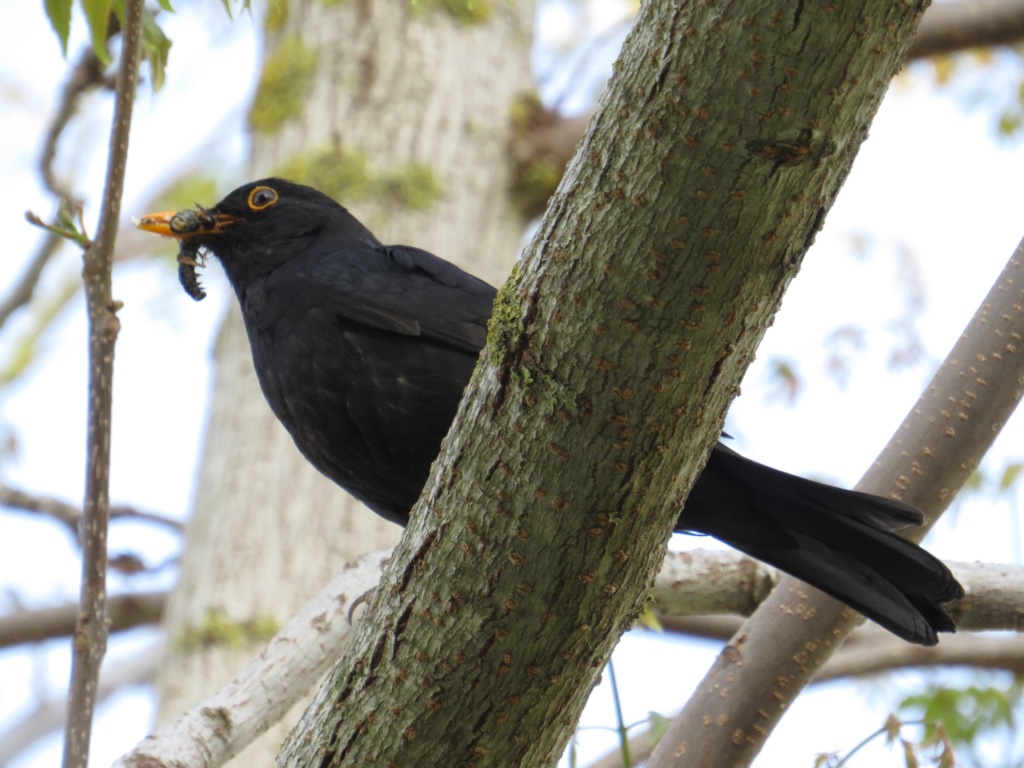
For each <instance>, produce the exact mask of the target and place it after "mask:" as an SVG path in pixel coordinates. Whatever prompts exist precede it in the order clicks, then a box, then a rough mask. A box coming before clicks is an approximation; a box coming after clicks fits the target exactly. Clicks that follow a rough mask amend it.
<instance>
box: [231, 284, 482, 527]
mask: <svg viewBox="0 0 1024 768" xmlns="http://www.w3.org/2000/svg"><path fill="white" fill-rule="evenodd" d="M356 277H357V279H356V280H355V285H354V286H353V285H352V284H351V283H348V282H345V281H337V280H335V281H332V282H324V281H322V280H319V281H318V280H316V279H315V278H313V277H312V276H311V275H310V274H309V272H308V271H304V270H302V269H294V270H285V271H282V273H281V274H278V275H277V276H276V277H275V278H274V279H269V280H266V281H263V282H262V284H254V285H251V286H248V290H247V291H246V295H245V297H244V299H243V301H242V307H243V316H244V317H245V322H246V329H247V331H248V335H249V342H250V347H251V349H252V356H253V364H254V366H255V369H256V373H257V377H258V378H259V382H260V386H261V387H262V389H263V393H264V395H265V397H266V398H267V401H268V402H269V404H270V406H271V408H272V409H273V411H274V413H275V415H276V416H277V417H278V419H279V420H280V421H281V422H282V423H283V424H284V426H285V427H286V429H287V430H288V432H289V433H290V434H291V436H292V438H293V440H294V441H295V444H296V446H297V447H298V448H299V450H300V451H301V452H302V454H303V455H304V456H305V457H306V458H307V459H308V460H309V461H310V462H311V463H312V464H313V465H314V466H315V467H316V468H317V469H319V470H320V471H321V472H323V473H324V474H325V475H327V476H328V477H329V478H331V479H332V480H334V481H335V482H336V483H338V484H339V485H342V486H343V487H345V488H346V489H348V490H349V491H350V492H351V493H352V494H353V495H354V496H356V497H357V498H358V499H360V500H361V501H363V502H364V503H366V504H367V505H368V506H370V507H371V508H372V509H373V510H374V511H376V512H378V513H379V514H381V515H383V516H384V517H386V518H388V519H390V520H393V521H395V522H398V523H401V524H405V522H407V520H408V514H409V511H410V509H411V508H412V506H413V505H414V504H415V502H416V499H417V498H418V497H419V494H420V491H421V490H422V488H423V485H424V484H425V482H426V479H427V476H428V474H429V469H430V464H431V462H433V460H434V459H435V458H436V457H437V454H438V452H439V449H440V445H441V441H442V439H443V438H444V436H445V434H447V432H448V428H449V426H450V425H451V423H452V420H453V419H454V417H455V412H456V409H457V407H458V403H459V400H460V399H461V395H462V391H463V389H464V388H465V385H466V383H467V382H468V381H469V378H470V376H471V374H472V372H473V367H474V365H475V364H476V358H477V354H478V351H477V349H475V346H476V345H475V344H468V345H466V346H468V347H469V348H468V349H466V348H462V347H460V346H456V345H452V344H450V343H446V342H444V341H439V340H436V339H431V338H429V337H425V336H424V335H423V334H422V333H419V332H418V330H416V328H417V326H418V319H417V318H416V317H415V316H414V315H411V314H410V315H403V314H401V313H400V312H399V311H398V310H397V309H396V307H401V306H402V302H401V296H402V285H401V283H402V280H403V279H404V275H403V273H401V272H398V273H396V274H395V275H394V277H393V280H392V285H391V286H390V287H391V290H390V291H389V292H388V293H389V294H390V298H389V299H388V301H387V302H376V301H375V300H374V299H373V297H374V296H384V295H385V294H384V293H382V292H381V291H380V290H379V286H372V287H371V288H370V290H368V291H367V290H365V289H364V288H362V287H361V286H362V284H365V283H366V282H367V281H366V278H365V275H357V276H356ZM374 282H376V281H374ZM408 288H409V289H410V291H411V293H410V294H409V298H410V300H412V299H416V300H417V301H418V302H419V303H424V304H425V305H426V306H432V307H433V309H434V313H435V315H443V314H444V310H443V306H444V305H443V304H439V303H431V302H423V294H424V292H426V293H429V292H430V290H431V289H430V286H429V284H428V285H425V286H424V285H418V286H417V287H416V290H413V286H411V285H410V286H408ZM438 290H441V289H438ZM417 296H418V298H417ZM240 298H241V297H240ZM396 298H397V299H398V300H397V301H395V299H396ZM353 317H355V318H359V319H353ZM378 318H379V321H378ZM389 318H390V319H389ZM442 319H443V318H442ZM430 321H431V322H436V321H437V318H433V319H432V320H430ZM424 322H425V323H426V322H427V320H424ZM374 323H376V325H374ZM380 326H383V327H380ZM479 338H480V340H481V341H480V343H482V338H483V335H482V330H481V331H480V333H479Z"/></svg>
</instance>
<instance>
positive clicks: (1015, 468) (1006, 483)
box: [999, 462, 1024, 491]
mask: <svg viewBox="0 0 1024 768" xmlns="http://www.w3.org/2000/svg"><path fill="white" fill-rule="evenodd" d="M1021 469H1024V465H1021V464H1020V463H1018V462H1014V463H1011V464H1007V465H1006V468H1005V469H1003V476H1002V477H1001V478H1000V479H999V490H1000V491H1005V490H1008V489H1010V488H1012V487H1013V484H1014V483H1016V482H1017V476H1018V475H1020V471H1021Z"/></svg>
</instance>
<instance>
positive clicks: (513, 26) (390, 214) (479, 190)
mask: <svg viewBox="0 0 1024 768" xmlns="http://www.w3.org/2000/svg"><path fill="white" fill-rule="evenodd" d="M272 6H273V7H272V8H271V9H270V11H269V14H268V17H267V18H266V20H265V31H266V45H265V51H266V57H265V61H264V72H263V75H262V78H261V83H260V86H259V88H258V90H257V95H256V98H255V102H254V105H253V109H252V117H251V123H252V129H253V130H252V134H253V135H252V140H253V152H252V161H251V164H250V168H251V174H250V177H251V178H254V179H255V178H259V177H262V176H268V175H282V176H288V177H290V178H293V179H295V180H297V181H304V182H306V183H311V184H313V185H314V186H317V187H320V188H321V189H324V190H325V191H328V192H330V193H332V194H333V195H334V196H336V197H337V198H338V199H339V200H340V201H341V202H342V203H343V204H345V205H346V206H347V207H349V208H350V209H351V210H352V211H353V213H355V214H356V216H358V217H359V218H360V219H362V220H363V221H364V222H367V223H368V224H369V225H370V226H371V228H372V229H374V230H375V231H376V234H377V235H378V236H379V237H380V238H381V239H382V240H384V241H385V242H395V243H398V242H404V243H410V244H415V245H418V246H420V247H424V248H427V249H430V250H433V251H434V252H436V253H438V254H441V255H444V256H445V257H446V258H448V259H451V260H453V261H457V262H459V263H461V264H463V265H465V266H467V267H468V268H470V269H471V270H472V271H474V272H475V273H477V274H479V275H481V276H483V277H485V278H488V279H490V280H491V281H492V282H500V281H501V279H502V277H503V276H504V275H505V274H506V273H507V271H508V269H509V267H510V265H511V263H512V261H513V260H514V258H515V256H516V253H517V250H518V245H519V241H520V238H521V236H522V231H523V227H524V223H525V222H524V220H523V217H522V216H520V215H519V214H518V213H517V211H516V210H515V208H514V207H513V206H512V204H511V202H510V200H509V196H508V189H509V186H510V175H511V169H510V168H509V162H508V157H509V152H508V148H509V146H510V145H511V143H512V141H513V138H514V137H513V135H512V132H513V130H514V124H513V119H512V117H513V114H514V112H515V110H516V105H517V104H518V103H519V100H520V99H521V98H522V97H523V96H524V95H526V94H528V93H530V91H531V89H532V87H533V86H532V80H531V74H530V66H529V51H530V45H531V31H532V24H533V4H532V3H530V2H523V1H522V0H520V2H516V3H504V2H497V3H494V4H493V7H491V6H490V4H487V3H477V4H476V5H475V6H471V8H475V9H476V11H475V13H476V14H477V15H473V12H472V11H471V10H463V11H462V12H461V13H459V12H457V11H456V12H449V11H445V10H441V9H440V7H439V6H437V7H435V6H433V5H428V4H421V5H420V6H418V7H413V4H411V3H409V2H408V0H376V2H372V3H371V2H351V3H337V4H335V3H323V2H318V1H317V0H304V1H302V2H291V3H287V4H284V3H281V4H276V5H275V4H272ZM227 191H228V190H224V192H227ZM215 356H216V360H217V373H216V378H215V383H214V396H213V408H212V413H211V417H210V423H209V427H208V430H207V436H206V444H205V447H204V455H203V461H202V465H201V466H202V470H201V476H200V480H199V484H198V490H197V497H196V501H195V507H194V510H193V516H192V520H191V523H190V526H189V531H188V546H187V548H186V552H185V556H184V559H183V562H182V567H181V577H180V582H179V585H178V587H177V589H176V592H175V594H174V597H173V599H172V601H171V604H170V606H169V608H168V615H167V619H166V627H167V631H168V636H169V644H168V653H167V657H166V659H165V660H164V663H163V667H162V671H161V674H160V682H159V693H160V719H166V718H168V717H172V716H173V715H175V714H176V713H178V712H180V711H181V710H182V709H183V708H184V707H186V706H188V705H189V704H192V703H195V702H196V701H197V700H199V699H200V698H201V697H202V696H204V695H206V694H208V693H209V692H211V691H212V690H213V689H215V688H216V687H217V686H218V685H220V684H221V683H223V682H225V681H226V680H228V679H230V677H231V676H232V675H233V673H234V671H235V669H236V668H237V667H238V666H240V664H242V663H244V662H245V661H246V660H247V659H248V658H249V657H251V656H252V655H253V654H254V653H255V652H256V651H257V650H258V649H259V647H260V645H261V644H262V643H263V642H264V641H265V640H266V639H268V637H269V635H270V634H272V632H273V631H274V630H275V629H276V628H277V627H278V626H280V624H281V623H282V622H283V621H285V620H286V619H287V618H288V617H289V616H290V615H291V614H292V613H293V612H294V611H295V610H296V609H297V608H298V607H299V606H301V605H302V604H303V603H304V602H305V601H306V600H307V599H308V598H309V597H311V596H312V595H313V594H314V593H315V592H316V591H317V590H318V589H319V588H320V587H321V586H322V585H323V584H324V583H325V582H326V581H327V580H328V579H329V578H330V577H331V576H332V575H333V574H334V573H335V572H336V571H337V570H338V568H339V567H340V566H341V564H342V563H344V562H345V561H348V560H352V559H354V558H355V557H356V556H358V555H359V554H362V553H364V552H368V551H372V550H376V549H379V548H381V547H383V546H387V545H389V544H393V543H394V541H395V540H396V538H397V535H398V534H399V532H400V531H399V529H398V528H397V527H396V526H393V525H391V524H388V523H385V522H383V521H382V520H380V519H379V518H378V517H377V516H376V515H374V514H373V513H371V512H369V511H368V510H366V509H365V508H363V507H362V506H361V505H360V504H358V503H357V502H355V501H354V500H352V499H351V498H349V497H348V496H347V495H346V494H345V493H344V492H342V491H341V490H340V489H338V488H337V487H336V486H334V485H333V484H332V483H331V482H330V481H328V480H326V479H325V478H323V477H322V476H321V475H319V474H318V473H317V472H315V471H314V470H313V469H312V468H310V467H309V466H308V465H307V464H306V462H305V460H304V459H303V458H302V457H301V456H300V455H299V453H298V452H297V451H296V449H295V448H294V446H293V444H292V441H291V438H290V437H289V436H288V435H287V434H286V433H285V431H284V430H283V429H282V428H281V427H280V426H279V425H278V424H277V422H276V420H275V419H274V418H273V416H272V414H271V413H270V410H269V408H268V407H267V406H266V404H265V402H264V400H263V397H262V394H261V393H260V392H259V388H258V386H257V384H256V380H255V376H254V374H253V371H252V363H251V360H250V357H249V349H248V343H247V341H246V339H245V332H244V329H243V328H242V324H241V319H240V316H239V315H238V311H237V307H236V305H235V303H234V302H232V304H231V311H230V312H229V314H228V316H227V318H226V319H225V323H224V327H223V328H222V331H221V334H220V338H219V341H218V344H217V348H216V351H215ZM293 720H294V718H291V719H289V720H288V721H287V722H286V723H284V724H281V725H279V726H277V727H275V728H274V729H272V730H271V731H270V732H269V733H268V734H267V735H266V736H265V737H264V738H263V739H262V740H261V741H260V742H258V743H257V744H255V745H253V747H251V748H250V749H249V750H247V751H246V752H245V753H243V756H242V757H240V759H239V761H238V764H244V765H246V766H259V765H270V764H272V762H273V756H274V754H275V753H276V751H277V748H278V746H279V745H280V743H281V741H282V739H283V737H284V735H285V733H287V730H288V728H290V725H291V722H292V721H293Z"/></svg>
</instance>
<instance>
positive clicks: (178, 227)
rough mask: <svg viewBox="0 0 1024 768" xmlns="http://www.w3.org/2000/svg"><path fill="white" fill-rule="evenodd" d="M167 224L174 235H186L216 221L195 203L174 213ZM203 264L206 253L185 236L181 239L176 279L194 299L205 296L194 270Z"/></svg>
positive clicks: (207, 226)
mask: <svg viewBox="0 0 1024 768" xmlns="http://www.w3.org/2000/svg"><path fill="white" fill-rule="evenodd" d="M168 226H169V227H170V228H171V231H172V232H174V233H175V234H176V235H187V234H190V233H192V232H197V231H199V230H203V229H213V228H215V227H216V226H217V221H216V219H214V218H213V215H212V214H211V213H210V212H209V211H208V210H207V209H206V208H204V207H203V206H201V205H199V203H196V207H195V208H186V209H185V210H183V211H178V212H177V213H176V214H174V216H172V217H171V220H170V221H169V222H168ZM205 265H206V255H205V254H203V253H200V252H199V245H198V243H195V242H193V241H192V240H190V239H187V238H186V239H183V240H181V244H180V246H179V247H178V280H179V281H180V282H181V287H182V288H184V289H185V293H187V294H188V295H189V296H191V297H192V298H193V299H195V300H196V301H202V300H203V299H204V298H206V291H204V290H203V286H202V285H200V283H199V275H198V273H197V272H196V268H197V267H203V266H205Z"/></svg>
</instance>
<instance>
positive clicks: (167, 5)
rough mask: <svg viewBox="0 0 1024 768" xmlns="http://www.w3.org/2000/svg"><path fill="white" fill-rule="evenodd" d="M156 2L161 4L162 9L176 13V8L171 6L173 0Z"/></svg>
mask: <svg viewBox="0 0 1024 768" xmlns="http://www.w3.org/2000/svg"><path fill="white" fill-rule="evenodd" d="M156 4H157V5H159V6H160V10H163V11H167V12H168V13H174V9H173V8H172V7H171V0H156Z"/></svg>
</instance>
